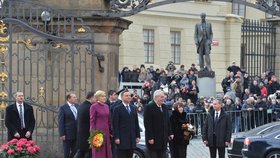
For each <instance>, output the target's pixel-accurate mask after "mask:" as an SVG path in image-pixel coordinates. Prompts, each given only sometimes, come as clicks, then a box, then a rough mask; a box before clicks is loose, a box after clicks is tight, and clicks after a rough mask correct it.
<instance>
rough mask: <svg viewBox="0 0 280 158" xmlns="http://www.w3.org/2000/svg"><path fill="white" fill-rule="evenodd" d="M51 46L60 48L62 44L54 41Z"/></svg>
mask: <svg viewBox="0 0 280 158" xmlns="http://www.w3.org/2000/svg"><path fill="white" fill-rule="evenodd" d="M52 47H53V48H62V47H63V44H62V43H54V44H53V45H52Z"/></svg>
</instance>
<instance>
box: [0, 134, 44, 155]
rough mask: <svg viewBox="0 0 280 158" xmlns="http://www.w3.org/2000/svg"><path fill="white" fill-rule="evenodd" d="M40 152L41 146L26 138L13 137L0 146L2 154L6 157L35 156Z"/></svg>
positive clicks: (0, 153)
mask: <svg viewBox="0 0 280 158" xmlns="http://www.w3.org/2000/svg"><path fill="white" fill-rule="evenodd" d="M39 152H40V147H39V146H38V145H36V144H35V142H34V141H32V140H27V139H26V138H21V139H19V140H18V139H12V140H10V141H9V142H7V143H6V144H3V145H1V147H0V155H1V156H3V157H5V158H10V157H13V158H35V157H36V156H38V155H39Z"/></svg>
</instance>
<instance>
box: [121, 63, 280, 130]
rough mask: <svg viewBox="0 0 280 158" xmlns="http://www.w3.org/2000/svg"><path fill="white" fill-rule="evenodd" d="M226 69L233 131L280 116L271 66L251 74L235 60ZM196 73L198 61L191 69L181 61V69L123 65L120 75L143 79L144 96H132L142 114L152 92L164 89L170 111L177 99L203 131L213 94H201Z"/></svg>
mask: <svg viewBox="0 0 280 158" xmlns="http://www.w3.org/2000/svg"><path fill="white" fill-rule="evenodd" d="M227 71H228V72H227V74H226V75H225V78H224V79H223V80H222V81H221V86H222V89H223V92H224V95H223V105H224V106H223V108H224V109H225V110H226V111H228V113H229V114H230V116H231V118H232V122H233V123H232V131H233V132H240V131H245V130H250V129H252V128H254V127H256V126H260V125H262V124H265V123H268V122H271V121H275V120H278V119H280V105H279V102H278V100H277V96H278V94H280V93H278V90H280V85H279V83H278V81H277V77H276V76H275V75H274V73H273V72H272V71H271V70H270V69H267V70H266V71H265V72H263V73H262V74H260V75H259V76H253V77H252V76H251V77H249V74H248V73H247V72H246V70H244V69H241V68H240V67H239V66H237V65H236V63H235V62H232V65H230V66H229V67H228V68H227ZM197 73H198V70H197V69H196V67H195V64H192V65H191V67H190V68H189V69H185V66H184V65H181V66H180V68H179V70H176V67H175V66H174V65H173V63H172V62H170V63H169V64H168V65H167V66H166V68H165V69H163V68H161V69H158V68H157V69H156V70H154V67H153V66H150V67H148V68H145V66H144V65H141V66H140V68H136V66H134V67H133V70H129V69H128V68H127V67H124V69H123V71H122V72H121V79H122V82H142V83H143V87H142V91H143V96H142V97H139V95H138V94H137V93H134V95H133V99H132V103H133V104H134V105H136V107H138V112H139V113H140V114H143V113H144V107H145V106H146V105H147V104H148V103H149V101H150V100H151V98H152V96H153V92H154V91H155V90H158V89H161V90H163V91H164V92H165V95H166V99H165V104H166V105H167V106H168V107H169V109H170V112H169V113H170V114H171V113H172V108H173V105H174V104H175V103H178V102H180V103H182V104H183V105H184V111H185V112H187V117H188V119H190V121H191V122H192V123H193V124H194V125H196V127H197V128H200V131H201V129H202V126H203V124H202V122H203V119H205V117H206V112H208V111H209V109H210V108H211V107H212V105H211V103H212V101H213V98H212V97H200V98H198V93H199V88H198V87H197V85H196V81H197ZM143 76H145V77H143ZM137 78H138V80H137ZM279 96H280V95H279ZM213 97H215V96H213ZM200 115H202V116H200ZM200 131H197V134H200V133H198V132H200Z"/></svg>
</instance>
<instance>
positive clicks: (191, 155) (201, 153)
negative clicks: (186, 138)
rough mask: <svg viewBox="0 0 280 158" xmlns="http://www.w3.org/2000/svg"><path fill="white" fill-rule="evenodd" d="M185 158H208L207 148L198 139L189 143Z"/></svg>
mask: <svg viewBox="0 0 280 158" xmlns="http://www.w3.org/2000/svg"><path fill="white" fill-rule="evenodd" d="M217 154H218V153H217ZM217 157H218V156H217ZM226 157H227V154H226ZM187 158H210V153H209V148H208V147H206V146H205V145H204V144H203V142H202V140H201V138H200V137H198V138H195V139H193V140H191V141H190V144H189V145H188V148H187Z"/></svg>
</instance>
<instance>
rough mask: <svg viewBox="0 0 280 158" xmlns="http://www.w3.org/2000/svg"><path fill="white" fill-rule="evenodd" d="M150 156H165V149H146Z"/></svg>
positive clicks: (157, 157)
mask: <svg viewBox="0 0 280 158" xmlns="http://www.w3.org/2000/svg"><path fill="white" fill-rule="evenodd" d="M148 152H149V155H150V158H166V150H148Z"/></svg>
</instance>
